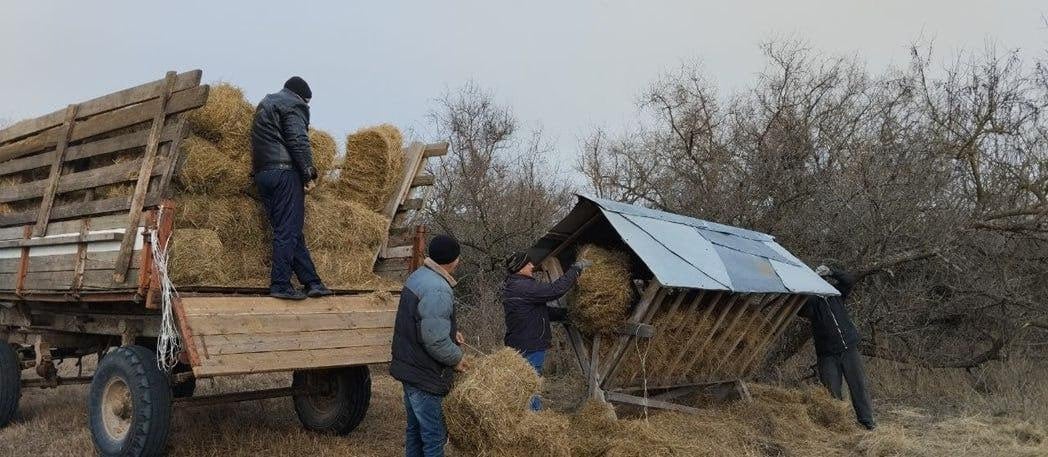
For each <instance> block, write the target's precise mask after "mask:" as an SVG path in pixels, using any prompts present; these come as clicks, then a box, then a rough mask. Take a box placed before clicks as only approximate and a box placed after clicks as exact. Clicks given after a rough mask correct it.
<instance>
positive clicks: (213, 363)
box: [193, 344, 392, 378]
mask: <svg viewBox="0 0 1048 457" xmlns="http://www.w3.org/2000/svg"><path fill="white" fill-rule="evenodd" d="M391 358H392V356H391V354H390V350H389V345H388V344H380V345H375V346H363V347H354V348H341V349H317V350H306V351H281V352H262V353H254V354H229V355H222V356H215V357H211V358H208V359H204V360H202V361H201V363H202V364H201V365H199V366H195V367H193V374H194V375H196V376H197V377H200V378H206V377H212V376H220V375H222V376H224V375H234V374H250V373H266V372H273V371H291V370H300V369H318V368H333V367H342V366H352V365H365V364H372V363H385V362H389V361H390V360H391Z"/></svg>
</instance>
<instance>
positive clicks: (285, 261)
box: [251, 76, 331, 300]
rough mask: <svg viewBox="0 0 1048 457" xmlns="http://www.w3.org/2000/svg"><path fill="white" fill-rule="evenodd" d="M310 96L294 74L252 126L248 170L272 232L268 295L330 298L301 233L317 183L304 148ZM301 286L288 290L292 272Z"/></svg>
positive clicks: (268, 98) (260, 109) (264, 102)
mask: <svg viewBox="0 0 1048 457" xmlns="http://www.w3.org/2000/svg"><path fill="white" fill-rule="evenodd" d="M312 97H313V92H312V91H311V90H310V88H309V85H308V84H306V82H305V81H304V80H302V78H299V77H298V76H294V77H292V78H291V79H288V80H287V82H286V83H284V89H283V90H281V91H280V92H277V93H275V94H269V95H266V96H265V98H263V99H262V102H260V103H259V104H258V108H256V109H255V119H254V122H253V123H252V125H251V168H252V174H253V175H254V179H255V186H256V187H257V188H258V195H259V197H260V198H261V199H262V203H263V205H265V207H266V216H267V218H268V219H269V225H270V226H271V227H272V228H273V265H272V270H271V272H270V278H269V281H270V282H269V294H270V295H271V296H273V297H277V298H284V299H289V300H302V299H304V298H306V297H322V296H325V295H331V290H329V289H328V288H327V287H325V286H324V283H323V282H322V281H321V280H320V277H319V276H318V275H317V270H316V267H315V266H313V259H312V258H311V257H310V256H309V249H308V248H307V247H306V238H305V236H304V235H303V234H302V228H303V226H304V225H305V205H306V200H305V198H306V197H305V194H306V192H309V191H310V190H311V189H312V188H313V186H315V185H316V180H317V170H316V168H314V167H313V151H312V150H311V149H310V146H309V132H308V129H309V105H308V103H309V99H310V98H312ZM292 272H294V273H295V276H298V281H299V282H300V283H302V285H303V289H302V290H301V291H299V290H295V289H294V288H292V287H291V273H292Z"/></svg>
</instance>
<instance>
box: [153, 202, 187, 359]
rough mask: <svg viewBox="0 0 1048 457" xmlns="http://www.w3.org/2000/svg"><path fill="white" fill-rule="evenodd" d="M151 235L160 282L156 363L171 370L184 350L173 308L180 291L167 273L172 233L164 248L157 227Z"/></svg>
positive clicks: (154, 260)
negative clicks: (161, 246) (159, 314)
mask: <svg viewBox="0 0 1048 457" xmlns="http://www.w3.org/2000/svg"><path fill="white" fill-rule="evenodd" d="M163 212H164V207H163V206H161V207H160V211H159V212H158V213H157V220H158V221H159V220H162V218H163ZM150 237H151V238H152V240H153V242H152V243H150V244H151V249H152V251H153V265H154V267H155V268H156V271H157V276H158V277H159V282H160V309H161V314H162V316H161V319H160V335H159V336H158V337H157V341H156V363H157V366H158V367H159V368H160V369H161V370H163V371H164V372H170V371H171V370H172V369H173V368H174V367H175V364H177V363H178V354H179V352H181V351H182V341H181V337H180V336H179V334H178V327H177V326H176V325H175V315H174V314H175V313H174V310H173V309H172V304H173V303H174V297H176V296H177V295H178V291H177V290H175V285H174V284H173V283H171V278H170V277H169V276H168V274H167V260H168V258H167V255H168V251H169V249H168V248H169V245H168V243H169V242H170V241H171V235H168V237H167V238H168V239H166V240H163V241H164V243H163V245H164V249H161V248H160V245H161V243H160V239H159V235H158V234H157V230H156V229H152V230H151V231H150Z"/></svg>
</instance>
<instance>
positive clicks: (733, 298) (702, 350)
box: [666, 293, 742, 379]
mask: <svg viewBox="0 0 1048 457" xmlns="http://www.w3.org/2000/svg"><path fill="white" fill-rule="evenodd" d="M741 297H742V294H739V293H732V294H729V295H728V300H727V302H725V304H724V306H723V309H721V312H720V313H719V314H718V315H717V320H716V321H715V322H714V323H713V325H712V326H711V327H710V328H709V330H707V333H706V338H704V339H703V342H702V345H700V346H699V347H698V348H697V349H696V350H695V352H694V355H692V356H691V358H690V359H689V360H688V363H686V364H683V365H682V366H681V368H682V371H681V374H680V375H681V376H682V377H687V375H688V373H691V370H692V368H694V367H695V363H697V362H698V361H699V359H701V358H702V357H703V356H705V355H706V348H707V347H708V346H709V345H710V343H711V342H712V341H713V336H714V335H715V334H716V333H717V330H719V329H720V326H721V324H722V323H723V322H724V318H725V317H726V316H727V315H728V313H729V312H730V311H731V310H732V308H734V307H735V305H736V304H737V303H738V302H739V299H740V298H741ZM673 375H674V373H667V374H666V376H667V378H669V379H673Z"/></svg>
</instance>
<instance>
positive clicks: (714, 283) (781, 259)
mask: <svg viewBox="0 0 1048 457" xmlns="http://www.w3.org/2000/svg"><path fill="white" fill-rule="evenodd" d="M598 213H599V214H600V215H603V216H604V219H606V220H607V222H608V224H609V225H610V227H611V228H612V229H613V230H615V232H616V233H618V235H619V237H620V238H622V240H623V241H624V242H625V243H626V244H627V245H628V246H629V248H630V249H631V250H632V251H633V252H634V253H635V254H636V255H637V257H638V258H640V260H641V261H643V262H644V264H645V266H647V267H648V269H649V270H651V272H652V274H653V275H654V276H655V278H656V279H657V280H658V281H659V282H660V283H662V284H663V285H665V286H668V287H685V288H692V289H709V290H730V291H733V292H750V293H799V294H810V295H837V289H835V288H834V287H833V286H831V285H830V284H828V283H827V282H826V281H824V280H822V278H820V277H819V276H818V275H816V274H815V272H814V271H812V270H811V269H810V268H808V266H807V265H805V264H804V263H803V262H801V261H800V260H799V259H797V257H795V256H794V255H792V254H790V253H789V251H787V250H786V249H785V248H783V247H782V246H780V245H779V244H778V243H776V242H775V238H774V237H772V236H771V235H767V234H764V233H760V232H755V231H753V230H746V229H742V228H738V227H732V226H729V225H724V224H718V223H715V222H709V221H704V220H701V219H695V218H692V217H687V216H681V215H678V214H673V213H667V212H664V211H657V210H653V209H650V208H643V207H640V206H635V205H629V204H625V203H619V202H614V201H610V200H604V199H600V198H593V197H586V196H582V195H580V196H579V203H578V204H577V205H576V206H575V208H574V209H573V210H572V212H571V213H570V214H568V216H567V217H565V218H564V220H562V221H561V223H559V224H557V225H556V226H555V227H554V228H553V230H551V232H550V235H547V236H546V237H545V238H543V239H542V240H540V241H539V243H538V244H536V246H535V248H533V251H534V252H535V253H536V254H539V257H544V256H545V254H546V253H548V252H550V250H552V249H554V248H555V246H556V245H558V244H559V243H560V242H561V241H560V240H561V239H563V237H564V236H565V234H570V233H574V232H575V231H577V230H579V229H580V228H581V227H582V225H583V224H584V223H585V221H588V220H590V219H591V218H592V217H593V216H595V215H596V214H598Z"/></svg>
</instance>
